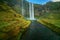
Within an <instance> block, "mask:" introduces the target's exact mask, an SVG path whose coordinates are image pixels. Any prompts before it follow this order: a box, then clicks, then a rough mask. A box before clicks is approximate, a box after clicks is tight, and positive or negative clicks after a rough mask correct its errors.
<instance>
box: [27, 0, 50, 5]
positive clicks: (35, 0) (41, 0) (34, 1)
mask: <svg viewBox="0 0 60 40" xmlns="http://www.w3.org/2000/svg"><path fill="white" fill-rule="evenodd" d="M27 1H29V2H32V3H37V4H45V3H46V2H48V1H50V0H27Z"/></svg>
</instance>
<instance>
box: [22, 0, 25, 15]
mask: <svg viewBox="0 0 60 40" xmlns="http://www.w3.org/2000/svg"><path fill="white" fill-rule="evenodd" d="M23 1H24V0H22V15H23V16H24V11H25V10H24V4H23Z"/></svg>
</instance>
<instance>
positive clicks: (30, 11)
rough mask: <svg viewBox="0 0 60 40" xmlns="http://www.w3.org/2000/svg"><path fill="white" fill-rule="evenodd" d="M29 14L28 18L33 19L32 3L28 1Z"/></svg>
mask: <svg viewBox="0 0 60 40" xmlns="http://www.w3.org/2000/svg"><path fill="white" fill-rule="evenodd" d="M29 15H30V20H34V19H35V18H34V4H33V3H29Z"/></svg>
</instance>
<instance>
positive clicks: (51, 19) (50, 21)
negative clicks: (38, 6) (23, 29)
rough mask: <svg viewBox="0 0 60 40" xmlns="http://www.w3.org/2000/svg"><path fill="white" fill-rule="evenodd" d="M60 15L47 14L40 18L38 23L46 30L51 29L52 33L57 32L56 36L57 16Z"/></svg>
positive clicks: (57, 30) (58, 26)
mask: <svg viewBox="0 0 60 40" xmlns="http://www.w3.org/2000/svg"><path fill="white" fill-rule="evenodd" d="M59 15H60V13H58V12H57V13H53V12H52V13H48V14H46V13H45V15H44V16H43V17H40V19H38V22H40V23H42V24H44V25H47V26H48V28H50V29H52V30H53V31H55V32H57V33H58V34H60V19H59V17H60V16H59Z"/></svg>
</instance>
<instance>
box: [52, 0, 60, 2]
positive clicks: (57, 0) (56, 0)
mask: <svg viewBox="0 0 60 40" xmlns="http://www.w3.org/2000/svg"><path fill="white" fill-rule="evenodd" d="M51 1H53V2H60V0H51Z"/></svg>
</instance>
